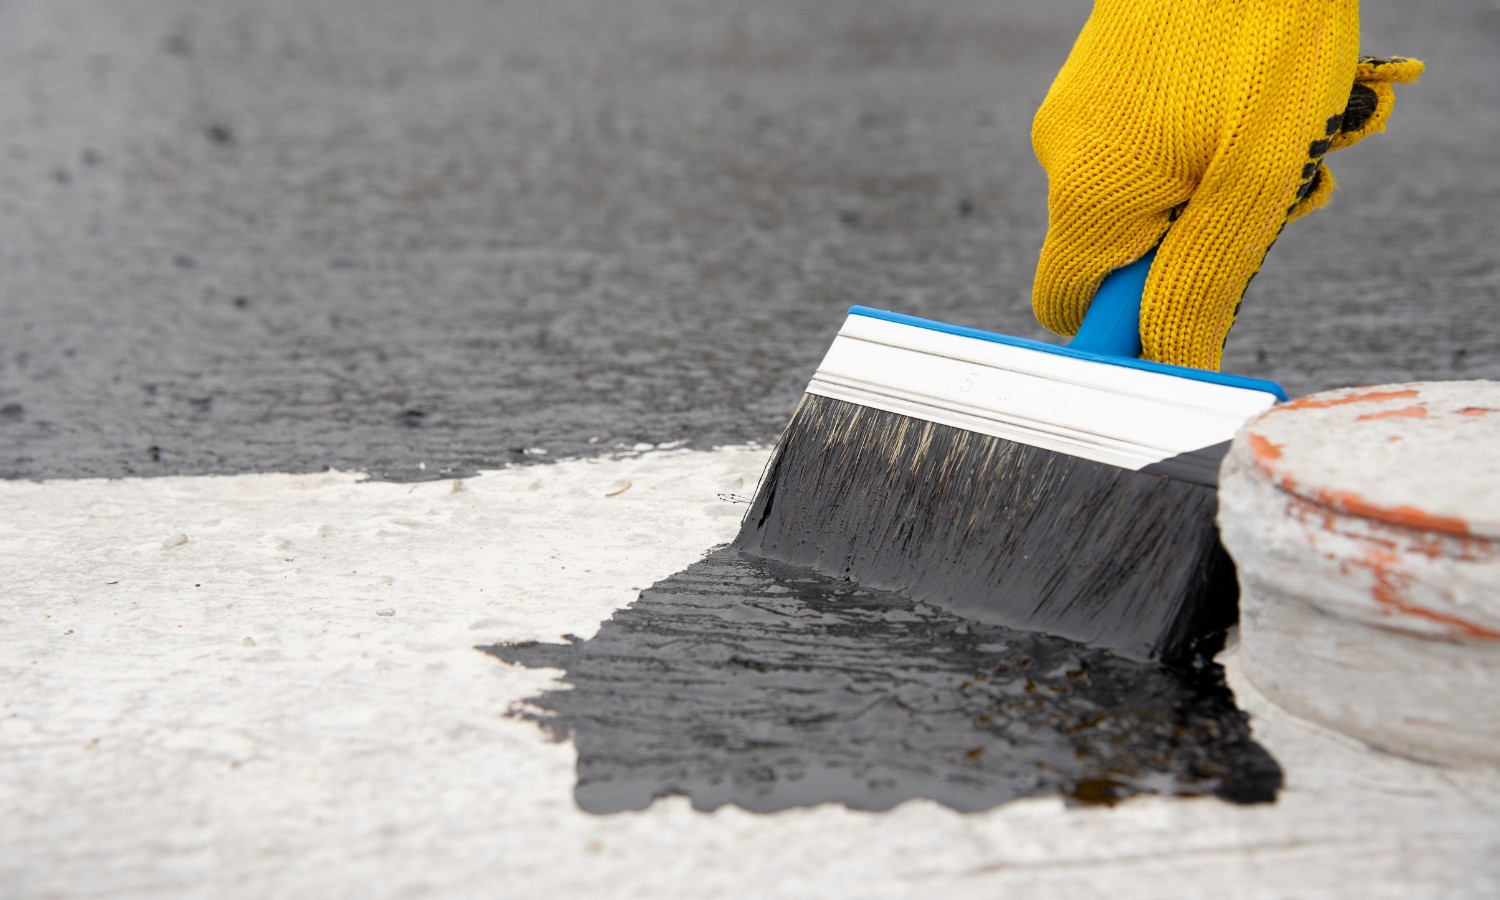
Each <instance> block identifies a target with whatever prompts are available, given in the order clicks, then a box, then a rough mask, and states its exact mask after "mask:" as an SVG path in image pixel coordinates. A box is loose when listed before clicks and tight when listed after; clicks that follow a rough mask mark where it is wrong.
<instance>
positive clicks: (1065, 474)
mask: <svg viewBox="0 0 1500 900" xmlns="http://www.w3.org/2000/svg"><path fill="white" fill-rule="evenodd" d="M1216 504H1217V498H1216V495H1215V492H1214V490H1213V489H1212V488H1208V487H1204V486H1201V485H1196V484H1190V483H1186V482H1181V481H1175V480H1173V479H1170V478H1165V477H1162V476H1159V475H1151V474H1144V473H1141V472H1135V471H1131V470H1127V469H1121V468H1117V467H1115V466H1110V465H1106V464H1103V463H1097V462H1092V461H1089V460H1084V459H1079V458H1077V457H1073V456H1068V455H1066V454H1063V453H1057V452H1054V451H1049V450H1041V449H1038V448H1035V447H1031V446H1027V445H1025V444H1019V443H1015V442H1012V441H1007V440H1004V439H1001V438H995V437H988V436H985V435H980V434H976V433H974V432H970V431H965V430H963V429H959V428H954V427H951V426H946V425H938V424H934V423H932V422H927V421H924V420H920V419H913V418H910V417H907V416H903V415H899V414H896V413H890V412H883V411H880V410H875V409H871V408H869V407H865V406H860V405H857V404H853V403H848V402H845V401H841V400H833V399H829V398H826V397H822V396H817V395H813V394H806V395H804V396H803V398H802V402H801V404H799V406H798V408H797V411H796V413H795V414H794V415H793V416H792V420H791V422H790V423H789V424H788V426H787V429H786V431H785V433H783V435H782V437H781V441H780V442H779V444H778V445H777V448H776V451H775V453H774V455H773V457H772V459H771V462H770V464H769V465H768V466H767V469H766V473H765V475H764V476H763V478H762V480H761V485H760V488H759V489H758V491H757V493H756V497H755V500H754V502H753V503H752V504H751V506H750V510H749V512H748V514H747V515H746V517H745V521H744V523H743V525H742V527H741V530H740V534H739V537H738V538H737V540H736V546H737V547H738V548H740V549H742V550H745V551H746V552H749V553H754V554H757V555H760V556H764V557H768V558H771V559H779V560H783V561H785V562H790V563H793V564H796V565H802V566H807V567H809V568H812V569H814V570H816V571H818V572H821V573H823V574H826V575H833V576H840V577H846V578H849V579H852V580H854V581H857V582H859V583H861V584H864V585H867V586H869V587H874V588H879V589H884V590H894V591H899V592H901V593H903V594H906V595H907V596H909V597H912V598H913V599H917V600H923V601H928V602H932V603H934V604H936V605H940V606H943V607H946V608H948V609H950V610H953V611H955V612H958V613H960V614H963V615H967V616H970V617H972V618H976V619H980V620H983V621H987V622H992V623H996V624H1001V625H1006V626H1010V627H1013V628H1020V629H1024V630H1028V631H1044V632H1048V633H1051V634H1056V635H1059V636H1061V637H1065V638H1070V639H1073V640H1076V641H1080V642H1082V643H1086V644H1089V645H1091V646H1097V647H1104V648H1107V649H1110V650H1113V651H1115V652H1117V653H1119V654H1121V655H1124V656H1128V657H1131V658H1135V659H1146V660H1160V661H1166V662H1176V661H1181V660H1183V659H1184V658H1187V657H1189V656H1191V655H1192V654H1194V653H1195V652H1201V651H1203V650H1204V649H1205V647H1206V646H1209V645H1212V644H1213V641H1214V639H1215V638H1216V637H1218V636H1222V634H1223V632H1224V630H1225V629H1226V628H1227V627H1228V626H1229V625H1230V624H1232V623H1233V622H1234V619H1235V614H1236V609H1235V605H1236V604H1235V601H1236V592H1235V583H1234V572H1233V565H1232V563H1231V562H1230V561H1229V558H1228V556H1227V555H1226V554H1225V553H1224V551H1223V549H1222V548H1221V547H1220V546H1219V540H1218V531H1217V529H1216V528H1215V527H1214V512H1215V508H1216Z"/></svg>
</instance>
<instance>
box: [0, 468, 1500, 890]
mask: <svg viewBox="0 0 1500 900" xmlns="http://www.w3.org/2000/svg"><path fill="white" fill-rule="evenodd" d="M764 458H765V452H764V451H751V452H746V451H725V452H721V453H696V452H678V453H676V454H667V455H662V456H658V455H647V456H644V457H641V458H639V459H634V460H620V461H611V460H592V461H573V462H568V463H563V464H559V465H555V466H528V467H517V468H513V469H509V470H507V471H503V472H498V473H494V474H487V475H484V476H483V477H479V478H473V479H466V480H463V481H461V482H460V483H459V484H460V485H461V489H460V490H458V491H455V490H454V486H453V484H452V483H451V482H448V481H442V482H436V483H426V484H417V485H406V484H389V483H370V482H361V481H360V480H359V479H358V477H357V476H354V475H347V474H322V475H243V476H235V477H227V478H155V479H127V480H117V481H65V482H53V483H48V484H42V485H36V484H30V483H26V482H9V483H0V506H3V508H5V509H6V510H8V513H7V515H6V516H5V518H4V520H3V521H0V573H6V574H5V576H4V577H5V584H4V589H3V591H0V619H3V622H0V633H3V635H4V636H5V641H4V648H3V652H0V808H3V809H4V810H6V815H5V816H4V818H3V820H0V894H4V895H5V896H8V897H11V896H15V897H31V896H36V897H84V896H88V897H97V896H123V897H135V896H140V897H148V896H149V897H154V898H155V897H202V896H233V897H264V896H277V897H327V896H412V895H437V896H473V897H492V896H495V895H497V894H498V895H503V896H521V897H532V896H568V897H571V896H596V895H609V896H622V897H652V898H662V897H665V898H677V897H682V898H687V897H704V896H745V895H754V896H784V897H824V896H850V897H909V896H918V897H926V896H934V895H938V896H951V897H975V898H980V897H1004V896H1019V897H1048V898H1052V897H1057V898H1089V900H1092V898H1097V897H1100V896H1111V897H1124V898H1159V897H1172V896H1177V897H1192V898H1200V897H1205V896H1213V897H1265V898H1280V897H1298V898H1304V897H1305V898H1344V897H1360V898H1401V900H1408V898H1411V897H1474V898H1488V897H1493V896H1495V894H1496V892H1497V889H1500V833H1497V831H1496V829H1495V828H1494V823H1495V822H1496V821H1497V818H1500V772H1497V770H1495V769H1487V770H1486V769H1447V768H1440V767H1434V766H1427V765H1421V764H1418V763H1415V762H1412V761H1410V760H1406V759H1403V758H1400V757H1396V756H1389V755H1385V754H1380V753H1374V752H1371V751H1370V750H1369V749H1368V748H1367V747H1366V746H1364V745H1363V744H1361V743H1359V742H1357V741H1354V740H1351V739H1349V738H1346V737H1344V736H1343V735H1341V734H1338V733H1336V732H1333V731H1330V730H1327V729H1324V728H1322V727H1319V726H1317V725H1314V724H1311V723H1309V722H1306V721H1305V720H1302V719H1299V718H1297V717H1295V716H1292V715H1289V714H1287V713H1285V712H1283V711H1282V710H1280V709H1279V708H1278V707H1277V706H1275V705H1274V704H1272V703H1269V702H1268V701H1266V700H1265V699H1264V698H1263V697H1262V696H1261V695H1260V694H1259V693H1258V692H1257V691H1256V690H1255V688H1254V687H1253V686H1252V685H1250V684H1248V683H1247V682H1246V681H1245V679H1244V678H1243V677H1242V676H1241V675H1240V673H1239V667H1238V660H1237V658H1236V657H1235V655H1234V654H1232V653H1231V654H1229V655H1228V656H1227V657H1225V658H1224V661H1225V666H1226V669H1227V672H1228V677H1229V683H1230V686H1231V687H1232V688H1233V689H1234V692H1235V694H1236V697H1237V699H1238V700H1239V702H1240V704H1241V705H1242V706H1243V707H1244V708H1245V709H1246V710H1247V711H1248V713H1249V714H1250V717H1251V718H1250V720H1251V724H1252V727H1253V728H1254V738H1255V740H1256V741H1257V742H1258V743H1260V744H1262V745H1263V746H1264V747H1265V748H1266V749H1267V750H1268V751H1269V752H1270V753H1271V754H1272V755H1273V756H1274V757H1275V758H1276V759H1277V760H1278V761H1279V762H1280V763H1281V765H1282V767H1283V769H1284V771H1285V773H1286V781H1285V786H1284V788H1283V789H1282V791H1281V792H1280V794H1279V795H1278V798H1277V801H1276V802H1275V803H1271V804H1255V805H1250V806H1244V805H1235V804H1231V803H1225V802H1222V801H1220V800H1218V799H1214V798H1198V799H1177V798H1172V797H1141V798H1136V799H1132V800H1129V801H1126V802H1124V803H1121V804H1119V805H1117V806H1115V807H1113V808H1102V807H1094V808H1077V807H1069V806H1067V805H1065V804H1064V802H1063V800H1062V799H1061V798H1058V797H1056V796H1054V797H1051V798H1036V799H1030V800H1021V801H1018V802H1015V803H1010V804H1007V805H1004V806H1000V807H998V808H995V809H992V810H989V811H986V812H982V813H971V814H965V813H960V812H956V811H954V810H951V809H947V808H945V807H943V806H940V805H939V804H937V803H935V802H932V801H928V800H913V801H909V802H906V803H903V804H902V805H900V806H898V807H896V808H895V809H893V810H890V811H888V812H882V813H874V812H860V811H851V810H849V809H847V808H845V807H843V806H841V805H837V804H824V805H821V806H816V807H810V808H809V807H802V808H797V809H788V810H784V811H782V812H778V813H775V814H771V815H762V814H756V813H750V812H746V811H744V810H741V809H738V808H735V807H724V808H721V809H719V810H717V811H716V812H713V813H702V812H697V811H694V810H693V809H692V808H691V806H690V804H689V802H688V801H687V800H686V799H685V798H673V799H668V800H663V801H658V802H657V803H655V804H653V805H652V806H651V807H650V808H648V809H646V810H642V811H640V812H624V813H618V814H615V815H605V816H600V815H591V814H589V813H586V812H584V811H582V810H580V809H579V808H578V807H577V806H576V805H575V803H574V798H573V790H574V785H575V781H576V773H575V765H576V762H577V755H576V754H575V750H574V745H573V744H572V743H571V742H565V743H551V742H549V741H547V740H546V739H545V737H544V735H543V734H542V733H541V732H540V731H539V729H537V727H536V726H535V725H533V724H531V723H530V722H527V721H524V720H521V719H517V718H513V717H511V716H508V715H507V711H508V710H510V709H512V708H513V705H514V704H519V703H521V702H522V701H524V700H526V699H527V698H531V697H535V696H536V695H537V694H538V693H539V692H541V691H543V690H544V689H555V688H557V687H561V685H557V684H556V683H554V682H552V681H551V679H550V678H549V675H548V672H547V671H546V670H537V669H529V668H524V667H521V666H507V665H503V664H501V663H499V662H498V661H496V660H495V659H494V658H492V657H490V656H488V655H485V654H483V653H480V652H478V651H477V650H476V649H474V647H475V645H480V644H485V645H489V644H494V643H497V642H500V641H521V640H528V639H529V640H539V641H545V642H556V641H558V639H559V637H560V636H561V635H564V634H574V635H577V636H578V638H579V639H581V640H588V639H590V638H592V637H593V636H594V635H595V634H596V630H597V629H598V623H599V622H600V621H601V620H604V619H606V618H608V617H610V616H611V615H612V614H614V613H615V612H616V610H618V609H620V608H621V607H624V606H625V605H627V604H628V603H630V601H631V599H632V598H633V597H634V596H635V591H634V590H631V588H632V587H640V588H643V587H646V586H647V585H648V584H650V583H651V582H653V581H656V580H657V579H660V578H661V577H662V576H663V574H664V573H670V572H678V571H682V570H684V569H686V568H688V567H689V566H690V565H691V564H694V563H696V562H698V561H699V560H700V559H701V557H702V553H703V549H704V548H707V547H710V546H712V545H713V544H715V543H719V542H723V541H726V540H728V539H729V538H730V537H732V536H733V534H734V531H735V528H736V526H737V524H738V521H737V515H736V513H737V512H738V511H739V510H740V509H741V508H742V507H741V506H740V505H739V504H733V503H726V502H723V501H721V500H719V499H718V495H719V494H720V493H736V492H740V491H743V490H746V488H745V487H744V484H745V483H747V482H748V483H752V484H753V482H754V479H755V477H756V475H757V474H758V473H759V470H760V465H761V464H762V462H763V460H764ZM626 483H629V484H630V487H629V489H627V490H625V491H624V492H623V493H617V492H619V491H620V490H621V488H622V487H624V486H625V484H626ZM607 494H614V496H612V497H610V496H606V495H607ZM585 522H586V523H588V524H587V527H586V528H584V527H583V526H582V525H581V523H585ZM179 536H180V537H179ZM184 538H185V540H184ZM20 572H24V573H25V577H22V578H17V577H15V574H14V573H20ZM383 613H389V615H384V614H383Z"/></svg>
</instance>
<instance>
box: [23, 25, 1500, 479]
mask: <svg viewBox="0 0 1500 900" xmlns="http://www.w3.org/2000/svg"><path fill="white" fill-rule="evenodd" d="M1089 5H1090V4H1089V3H1088V2H1087V0H754V2H752V0H545V2H540V0H532V2H519V0H516V2H512V0H498V2H483V0H445V2H432V3H412V2H409V0H257V2H237V3H236V2H224V3H216V4H205V3H201V2H197V0H134V2H128V3H121V2H116V0H10V2H0V476H4V477H7V478H59V477H80V476H121V475H132V474H133V475H160V474H181V473H210V472H213V473H227V472H247V471H309V470H320V469H323V468H325V467H328V466H335V467H339V468H347V469H366V470H368V471H370V472H371V473H372V474H374V475H376V476H377V477H384V478H398V479H399V478H418V477H434V476H439V475H443V474H446V473H448V472H455V471H456V472H465V471H471V470H474V469H477V468H483V467H494V466H497V465H501V464H504V463H507V462H511V461H514V460H516V459H519V458H522V457H521V454H520V452H519V451H520V450H522V449H524V448H542V449H545V450H547V451H548V456H549V457H550V458H557V457H563V456H572V455H583V454H596V453H602V452H607V451H609V450H610V449H611V448H613V447H614V446H615V445H617V444H618V443H621V442H624V443H627V444H634V443H636V442H642V441H644V442H666V441H676V440H688V441H689V442H690V443H691V444H692V445H693V446H699V447H707V446H712V445H714V444H719V443H730V442H743V441H748V440H760V441H769V440H772V439H773V438H774V437H775V435H776V433H777V432H778V430H779V429H780V428H781V426H782V425H783V424H784V423H785V421H786V419H787V416H788V415H789V413H790V411H791V407H792V405H793V404H794V402H795V400H796V397H797V395H798V394H799V393H800V392H801V390H802V387H803V386H804V384H805V383H806V381H807V378H808V376H809V375H810V374H811V372H812V370H813V368H814V367H815V366H816V364H817V362H818V359H819V358H820V357H821V355H822V353H823V351H824V349H825V348H826V347H827V345H828V342H829V340H830V339H831V337H832V335H833V333H834V331H835V330H836V329H837V327H838V324H839V323H840V321H841V320H842V317H843V311H844V309H845V308H846V307H847V306H849V305H850V304H853V303H866V304H872V305H880V306H887V307H892V308H896V309H899V310H902V311H905V312H910V313H915V314H918V315H924V316H932V317H936V318H941V319H946V320H949V321H954V322H959V323H963V324H971V325H978V326H982V327H989V328H994V329H997V330H1001V331H1005V332H1009V333H1012V334H1020V335H1026V336H1039V335H1040V332H1039V329H1038V327H1037V326H1036V325H1035V324H1034V323H1033V322H1032V320H1031V316H1030V311H1029V299H1028V298H1029V285H1030V278H1031V273H1032V266H1033V262H1034V259H1035V254H1036V250H1037V248H1038V247H1039V245H1040V242H1041V238H1042V234H1043V228H1044V223H1045V209H1044V205H1043V198H1044V190H1045V183H1044V179H1043V175H1042V172H1041V171H1040V169H1039V167H1038V166H1037V165H1036V163H1035V161H1034V159H1033V156H1032V153H1031V149H1030V141H1029V127H1030V121H1031V116H1032V114H1033V112H1034V110H1035V108H1036V106H1037V105H1038V103H1039V102H1040V100H1041V98H1042V96H1043V94H1044V92H1045V90H1046V87H1047V84H1048V83H1049V82H1050V80H1051V77H1052V75H1053V74H1054V73H1055V72H1056V70H1057V68H1058V66H1060V65H1061V63H1062V61H1063V58H1064V56H1065V54H1066V52H1067V50H1068V48H1069V46H1070V45H1071V42H1072V39H1073V37H1074V35H1075V34H1076V32H1077V29H1078V27H1079V25H1080V24H1081V23H1082V21H1083V19H1084V18H1085V17H1086V15H1087V13H1088V9H1089ZM1364 7H1365V28H1364V34H1365V40H1364V44H1365V48H1366V50H1367V51H1368V52H1380V53H1404V54H1408V55H1414V56H1419V57H1422V58H1424V59H1426V60H1427V62H1428V63H1429V73H1428V75H1427V76H1426V77H1425V78H1424V79H1423V81H1422V83H1421V84H1420V85H1417V86H1414V87H1411V88H1408V89H1406V90H1404V91H1403V92H1402V96H1401V100H1400V102H1399V103H1398V109H1397V115H1396V117H1395V120H1394V122H1393V125H1392V130H1391V131H1390V132H1389V133H1388V134H1387V135H1385V136H1383V137H1380V138H1377V139H1374V140H1371V141H1368V142H1366V143H1365V144H1363V145H1361V146H1360V147H1358V148H1356V149H1354V150H1351V151H1349V152H1347V153H1343V154H1338V155H1336V156H1335V157H1334V160H1333V162H1332V167H1333V168H1334V171H1335V174H1336V176H1337V177H1338V178H1339V179H1340V183H1341V186H1342V191H1341V193H1340V194H1339V195H1338V197H1337V200H1336V203H1335V205H1334V206H1333V207H1332V208H1331V209H1329V210H1326V211H1324V212H1322V213H1320V214H1318V215H1317V216H1315V217H1313V218H1312V219H1310V220H1308V221H1305V222H1302V223H1298V224H1296V225H1294V226H1292V227H1291V228H1289V229H1288V231H1287V234H1286V236H1285V237H1284V238H1283V240H1282V241H1281V243H1280V244H1279V245H1278V247H1277V248H1276V250H1275V251H1274V252H1273V255H1272V257H1271V260H1270V262H1269V264H1268V267H1267V269H1266V270H1265V271H1264V272H1263V273H1262V274H1261V276H1260V277H1259V278H1258V279H1257V280H1256V281H1255V283H1254V284H1253V286H1252V288H1251V293H1250V296H1249V298H1248V300H1247V302H1246V304H1245V311H1244V315H1243V317H1242V321H1241V324H1240V325H1239V326H1238V327H1237V328H1236V330H1235V333H1234V334H1233V336H1232V338H1231V342H1230V348H1229V349H1230V352H1229V356H1228V360H1227V363H1226V367H1227V368H1229V369H1231V370H1235V371H1239V372H1243V373H1246V374H1251V375H1257V376H1267V377H1274V378H1278V379H1280V380H1281V381H1282V382H1283V383H1284V384H1285V385H1286V386H1287V388H1288V389H1289V390H1290V391H1291V392H1293V393H1294V394H1295V393H1305V392H1309V391H1313V390H1317V389H1321V388H1325V387H1331V386H1337V385H1346V384H1354V383H1375V382H1383V381H1391V380H1408V379H1444V378H1453V377H1459V378H1480V377H1484V378H1497V377H1500V327H1497V326H1496V324H1495V311H1496V309H1497V301H1500V265H1497V259H1500V250H1497V246H1500V236H1497V228H1496V218H1497V217H1496V213H1497V209H1500V114H1497V110H1500V53H1497V49H1500V5H1497V4H1496V2H1495V0H1445V2H1442V3H1431V4H1421V5H1416V4H1412V3H1410V2H1405V0H1367V2H1366V3H1365V4H1364ZM528 458H534V457H528ZM424 463H425V464H426V469H425V470H423V469H419V468H418V466H419V464H424Z"/></svg>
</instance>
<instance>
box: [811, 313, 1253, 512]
mask: <svg viewBox="0 0 1500 900" xmlns="http://www.w3.org/2000/svg"><path fill="white" fill-rule="evenodd" d="M1026 343H1030V342H1021V341H1012V342H1006V343H1000V342H995V341H988V340H977V339H975V338H974V337H969V336H965V335H961V334H953V333H948V332H944V331H940V330H936V329H931V328H925V327H921V326H920V325H913V324H908V323H906V322H897V321H890V320H887V319H882V318H875V317H872V316H868V315H858V314H856V315H850V316H849V318H848V319H847V320H846V321H845V322H844V326H843V328H841V329H840V330H839V333H838V336H837V337H836V338H835V339H834V341H833V345H832V346H831V347H830V348H829V350H828V354H827V356H825V357H824V359H823V362H822V364H821V365H820V366H819V367H818V370H817V372H816V373H815V374H814V375H813V378H812V381H811V383H810V384H809V385H808V387H807V393H810V394H816V395H819V396H823V397H829V398H832V399H835V400H844V401H847V402H850V403H856V404H859V405H861V406H867V407H870V408H872V409H880V410H884V411H886V412H892V413H898V414H900V415H905V416H910V417H912V418H915V419H922V420H926V421H931V422H937V423H939V424H943V425H951V426H954V427H957V428H963V429H965V430H968V431H973V432H976V433H978V434H984V435H989V436H991V437H998V438H1003V439H1006V440H1010V441H1015V442H1017V443H1021V444H1026V445H1029V446H1033V447H1038V448H1041V449H1045V450H1051V451H1055V452H1059V453H1066V454H1069V455H1071V456H1076V457H1079V458H1082V459H1088V460H1093V461H1095V462H1101V463H1107V464H1109V465H1113V466H1118V467H1120V468H1124V469H1130V470H1134V471H1143V470H1149V471H1151V472H1154V473H1157V474H1162V475H1167V476H1169V477H1172V478H1177V479H1180V480H1183V481H1188V482H1192V483H1195V484H1204V485H1214V484H1217V483H1218V468H1219V462H1220V461H1221V459H1222V458H1223V455H1224V451H1225V448H1226V447H1227V446H1228V442H1229V440H1230V439H1231V438H1233V437H1234V435H1235V432H1237V431H1238V430H1239V428H1240V426H1242V425H1243V424H1244V423H1245V422H1246V421H1247V420H1248V419H1249V418H1250V417H1252V416H1254V415H1256V414H1258V413H1260V412H1262V411H1264V410H1266V409H1269V408H1270V407H1271V406H1272V405H1274V404H1275V403H1276V400H1277V397H1276V396H1275V395H1273V394H1270V393H1268V392H1266V391H1264V390H1255V389H1251V388H1245V387H1240V386H1235V385H1226V384H1218V383H1212V382H1207V381H1200V380H1196V379H1192V378H1184V377H1179V376H1176V375H1173V374H1169V373H1166V372H1161V371H1152V370H1146V369H1141V368H1134V367H1129V366H1124V365H1112V364H1110V363H1109V362H1106V361H1103V359H1102V358H1100V359H1089V358H1082V357H1081V356H1080V355H1069V354H1064V353H1055V352H1048V350H1049V349H1050V348H1046V346H1045V345H1038V346H1036V347H1028V346H1025V344H1026Z"/></svg>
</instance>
